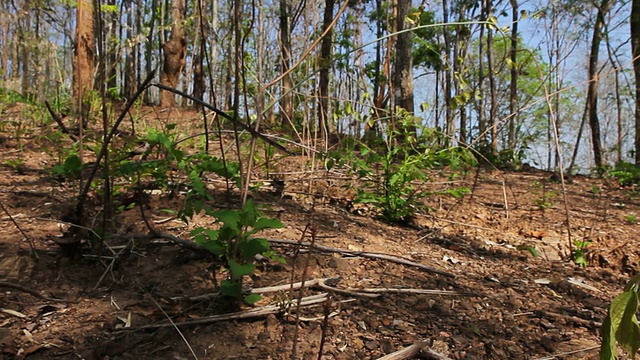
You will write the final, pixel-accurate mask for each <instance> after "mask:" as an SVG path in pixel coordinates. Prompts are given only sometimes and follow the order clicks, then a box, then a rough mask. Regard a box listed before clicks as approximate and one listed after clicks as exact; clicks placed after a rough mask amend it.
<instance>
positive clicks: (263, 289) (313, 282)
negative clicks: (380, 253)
mask: <svg viewBox="0 0 640 360" xmlns="http://www.w3.org/2000/svg"><path fill="white" fill-rule="evenodd" d="M339 279H340V278H336V277H333V278H324V279H314V280H307V281H305V282H304V286H306V287H312V286H316V285H318V284H319V283H321V282H322V283H324V282H325V281H335V280H339ZM301 287H302V282H297V283H293V284H285V285H278V286H267V287H261V288H255V289H251V291H249V294H267V293H274V292H278V291H288V290H298V289H300V288H301ZM218 296H220V292H215V293H210V294H203V295H197V296H191V297H185V296H180V297H172V298H171V300H173V301H181V300H188V301H201V300H207V299H212V298H216V297H218Z"/></svg>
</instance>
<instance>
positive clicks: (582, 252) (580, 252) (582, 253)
mask: <svg viewBox="0 0 640 360" xmlns="http://www.w3.org/2000/svg"><path fill="white" fill-rule="evenodd" d="M573 244H574V245H575V249H573V252H572V253H571V260H573V262H574V263H575V264H576V265H579V266H581V267H586V266H587V265H588V264H589V263H588V261H587V256H586V255H587V246H589V245H590V244H591V241H588V240H576V241H574V242H573Z"/></svg>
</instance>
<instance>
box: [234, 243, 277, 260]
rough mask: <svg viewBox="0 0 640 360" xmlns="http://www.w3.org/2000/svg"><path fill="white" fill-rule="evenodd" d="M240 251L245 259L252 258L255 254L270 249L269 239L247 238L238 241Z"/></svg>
mask: <svg viewBox="0 0 640 360" xmlns="http://www.w3.org/2000/svg"><path fill="white" fill-rule="evenodd" d="M239 247H240V253H241V254H242V257H243V258H244V259H246V260H250V259H252V258H253V257H254V256H256V255H257V254H263V253H265V252H267V251H269V249H270V245H269V241H267V240H266V239H256V238H249V239H247V240H245V241H242V242H240V246H239Z"/></svg>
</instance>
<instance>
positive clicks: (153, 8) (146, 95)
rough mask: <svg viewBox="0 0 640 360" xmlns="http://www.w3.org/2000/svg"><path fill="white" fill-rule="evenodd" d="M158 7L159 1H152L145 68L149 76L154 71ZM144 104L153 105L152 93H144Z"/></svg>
mask: <svg viewBox="0 0 640 360" xmlns="http://www.w3.org/2000/svg"><path fill="white" fill-rule="evenodd" d="M157 7H158V0H152V1H151V16H150V17H149V35H148V36H147V44H146V48H145V50H146V51H145V60H146V61H145V67H144V71H145V72H146V73H147V74H149V73H151V70H152V69H153V63H152V61H151V59H152V57H151V56H152V54H153V50H154V48H153V34H154V31H155V24H156V16H157V14H156V11H157V10H156V8H157ZM144 102H145V103H147V104H149V103H151V92H150V91H145V92H144Z"/></svg>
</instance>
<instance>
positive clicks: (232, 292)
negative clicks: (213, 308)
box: [220, 280, 242, 298]
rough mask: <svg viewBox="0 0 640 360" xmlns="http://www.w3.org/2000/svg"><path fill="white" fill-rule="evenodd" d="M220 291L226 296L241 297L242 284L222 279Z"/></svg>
mask: <svg viewBox="0 0 640 360" xmlns="http://www.w3.org/2000/svg"><path fill="white" fill-rule="evenodd" d="M220 292H221V293H222V295H225V296H231V297H234V298H239V297H240V296H242V285H241V284H240V283H239V282H237V281H232V280H222V281H221V282H220Z"/></svg>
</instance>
